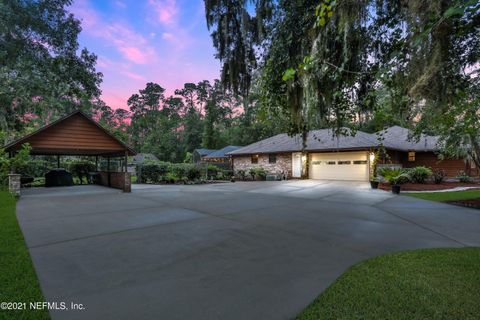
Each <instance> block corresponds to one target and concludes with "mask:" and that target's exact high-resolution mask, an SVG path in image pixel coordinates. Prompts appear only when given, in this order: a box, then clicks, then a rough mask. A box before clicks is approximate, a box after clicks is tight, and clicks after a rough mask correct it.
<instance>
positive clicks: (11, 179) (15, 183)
mask: <svg viewBox="0 0 480 320" xmlns="http://www.w3.org/2000/svg"><path fill="white" fill-rule="evenodd" d="M20 177H21V175H19V174H9V175H8V190H9V191H10V193H11V194H13V195H15V196H17V197H19V196H20V186H21V183H20Z"/></svg>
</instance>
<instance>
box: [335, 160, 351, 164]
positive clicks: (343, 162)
mask: <svg viewBox="0 0 480 320" xmlns="http://www.w3.org/2000/svg"><path fill="white" fill-rule="evenodd" d="M338 164H352V162H351V161H350V160H339V161H338Z"/></svg>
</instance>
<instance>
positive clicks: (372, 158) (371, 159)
mask: <svg viewBox="0 0 480 320" xmlns="http://www.w3.org/2000/svg"><path fill="white" fill-rule="evenodd" d="M373 161H375V153H373V152H370V162H373Z"/></svg>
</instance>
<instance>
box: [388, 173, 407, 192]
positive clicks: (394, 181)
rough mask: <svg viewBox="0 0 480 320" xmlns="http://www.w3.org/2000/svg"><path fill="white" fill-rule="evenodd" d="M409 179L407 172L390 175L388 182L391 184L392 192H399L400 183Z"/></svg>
mask: <svg viewBox="0 0 480 320" xmlns="http://www.w3.org/2000/svg"><path fill="white" fill-rule="evenodd" d="M409 181H410V176H409V175H408V174H407V173H400V174H398V175H396V176H391V177H390V179H389V182H390V184H391V185H392V193H394V194H400V189H401V186H402V184H404V183H407V182H409Z"/></svg>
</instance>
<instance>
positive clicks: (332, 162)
mask: <svg viewBox="0 0 480 320" xmlns="http://www.w3.org/2000/svg"><path fill="white" fill-rule="evenodd" d="M326 164H329V165H332V164H336V162H335V161H327V162H326Z"/></svg>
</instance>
